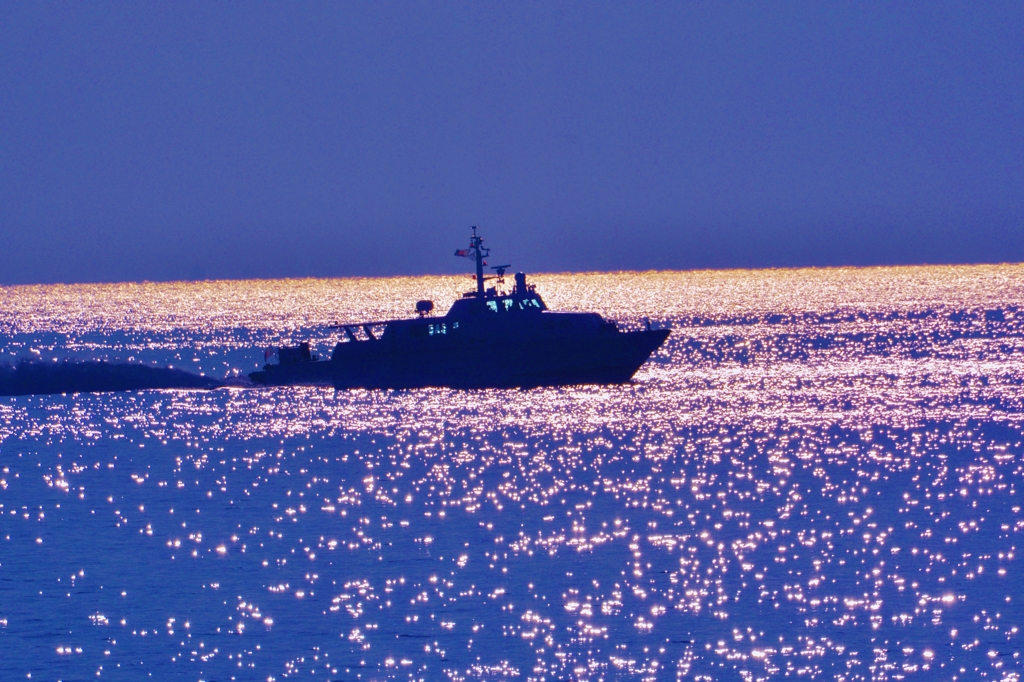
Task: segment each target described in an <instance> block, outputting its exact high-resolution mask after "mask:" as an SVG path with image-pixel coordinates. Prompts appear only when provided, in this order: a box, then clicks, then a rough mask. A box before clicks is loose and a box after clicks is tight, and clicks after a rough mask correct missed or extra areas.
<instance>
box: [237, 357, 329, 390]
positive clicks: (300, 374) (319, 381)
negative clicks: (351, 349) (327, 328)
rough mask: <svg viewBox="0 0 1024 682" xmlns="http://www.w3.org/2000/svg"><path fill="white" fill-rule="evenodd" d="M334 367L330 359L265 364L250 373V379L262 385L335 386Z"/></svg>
mask: <svg viewBox="0 0 1024 682" xmlns="http://www.w3.org/2000/svg"><path fill="white" fill-rule="evenodd" d="M332 369H333V364H332V363H331V361H330V360H312V361H309V362H296V363H291V364H286V365H264V367H263V369H262V370H259V371H258V372H252V373H251V374H249V379H250V380H252V382H253V383H254V384H258V385H260V386H333V385H334V381H333V379H332Z"/></svg>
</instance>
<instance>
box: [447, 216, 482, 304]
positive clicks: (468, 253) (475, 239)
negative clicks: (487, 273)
mask: <svg viewBox="0 0 1024 682" xmlns="http://www.w3.org/2000/svg"><path fill="white" fill-rule="evenodd" d="M470 229H472V230H473V234H472V236H470V238H469V248H468V249H465V250H463V249H459V250H458V251H456V252H455V255H456V256H463V257H465V258H472V259H473V260H474V261H476V296H477V298H483V297H484V279H485V278H484V266H485V265H487V262H486V261H485V260H484V258H486V257H487V256H489V255H490V254H491V250H490V249H488V248H485V247H484V245H483V244H484V239H483V237H481V236H480V235H478V234H477V233H476V231H477V229H479V228H478V227H477V226H476V225H474V226H473V227H471V228H470Z"/></svg>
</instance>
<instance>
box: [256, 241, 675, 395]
mask: <svg viewBox="0 0 1024 682" xmlns="http://www.w3.org/2000/svg"><path fill="white" fill-rule="evenodd" d="M471 230H472V234H471V236H470V241H469V248H468V249H460V250H458V251H456V252H455V255H456V256H461V257H466V258H469V259H471V260H473V261H474V263H475V266H476V274H475V280H476V287H475V290H473V291H470V292H467V293H465V294H463V296H462V297H461V298H460V299H458V300H456V301H455V302H454V303H453V304H452V306H451V308H449V309H448V312H447V313H445V315H444V316H435V315H433V311H434V304H433V302H432V301H426V300H424V301H418V302H417V304H416V312H417V315H416V317H412V318H407V319H401V320H382V321H371V322H361V323H358V324H342V325H336V326H335V327H333V328H334V329H336V330H337V331H339V332H340V333H341V335H342V338H341V340H340V341H338V343H337V344H336V345H335V346H334V350H333V352H332V354H331V358H330V360H318V359H316V358H315V357H314V356H312V355H311V354H310V353H309V349H308V345H305V346H301V345H300V346H299V347H297V348H298V350H296V348H295V347H293V348H288V349H278V351H277V352H278V359H279V362H278V364H267V365H265V366H264V368H263V370H261V371H259V372H253V373H252V374H250V375H249V376H250V378H251V379H252V381H253V382H254V383H257V384H265V385H285V384H320V385H332V386H334V387H335V388H337V389H348V388H394V389H407V388H424V387H432V386H438V387H440V386H445V387H451V388H459V389H473V388H533V387H539V386H563V385H575V384H621V383H626V382H628V381H630V380H631V379H632V378H633V375H634V374H635V373H636V372H637V370H638V369H640V366H641V365H643V363H644V362H646V360H647V359H648V358H649V357H650V356H651V354H652V353H653V352H654V351H655V350H657V349H658V347H660V346H661V344H662V343H664V342H665V339H666V338H668V336H669V333H670V330H669V329H667V328H661V329H655V328H652V327H651V325H650V323H648V324H647V325H646V328H643V329H637V330H623V329H620V328H619V325H618V324H617V323H616V322H614V321H613V320H607V319H604V318H603V317H602V316H601V315H599V314H597V313H570V312H555V311H551V310H549V309H548V307H547V305H545V303H544V300H543V299H542V298H541V296H540V294H539V293H538V292H537V289H536V286H535V285H532V284H528V283H527V281H526V275H525V274H524V273H522V272H519V273H516V274H515V275H514V277H513V283H512V285H511V287H507V286H506V282H505V273H506V272H507V270H508V268H510V267H511V266H510V265H499V266H492V267H491V269H492V270H493V271H494V273H493V274H491V275H487V276H485V272H484V267H485V266H486V265H487V262H486V260H485V259H486V258H488V257H489V255H490V249H489V248H487V247H485V246H484V245H483V242H484V240H483V238H482V237H481V236H480V235H479V234H478V228H477V227H473V228H471ZM489 283H490V284H491V285H492V286H489V285H488V284H489ZM303 349H304V350H303Z"/></svg>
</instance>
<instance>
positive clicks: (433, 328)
mask: <svg viewBox="0 0 1024 682" xmlns="http://www.w3.org/2000/svg"><path fill="white" fill-rule="evenodd" d="M427 329H429V330H430V335H431V336H436V335H439V334H447V333H448V327H447V325H445V323H444V322H438V323H437V324H431V325H427Z"/></svg>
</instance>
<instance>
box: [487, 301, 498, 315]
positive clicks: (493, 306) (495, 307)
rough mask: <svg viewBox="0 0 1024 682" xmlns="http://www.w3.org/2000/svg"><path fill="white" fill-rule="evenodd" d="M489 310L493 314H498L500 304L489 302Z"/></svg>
mask: <svg viewBox="0 0 1024 682" xmlns="http://www.w3.org/2000/svg"><path fill="white" fill-rule="evenodd" d="M487 309H488V310H490V311H491V312H492V313H496V312H498V302H497V301H488V302H487Z"/></svg>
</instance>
